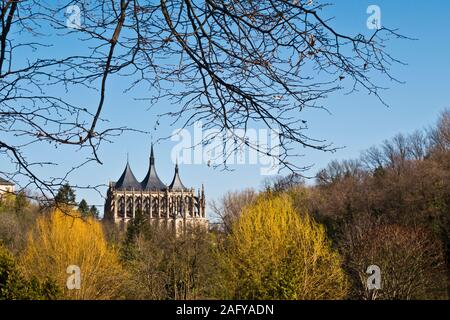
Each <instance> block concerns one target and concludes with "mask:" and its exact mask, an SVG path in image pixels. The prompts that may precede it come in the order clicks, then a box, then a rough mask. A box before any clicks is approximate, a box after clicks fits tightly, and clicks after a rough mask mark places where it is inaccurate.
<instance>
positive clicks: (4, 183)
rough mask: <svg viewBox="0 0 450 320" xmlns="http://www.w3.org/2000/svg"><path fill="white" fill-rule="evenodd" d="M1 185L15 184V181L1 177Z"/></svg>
mask: <svg viewBox="0 0 450 320" xmlns="http://www.w3.org/2000/svg"><path fill="white" fill-rule="evenodd" d="M0 185H2V186H13V185H14V183H12V182H10V181H8V180H5V179H3V178H2V177H0Z"/></svg>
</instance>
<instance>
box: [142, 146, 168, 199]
mask: <svg viewBox="0 0 450 320" xmlns="http://www.w3.org/2000/svg"><path fill="white" fill-rule="evenodd" d="M141 185H142V189H143V190H161V191H162V190H165V189H167V186H166V185H165V184H164V183H163V182H162V181H161V179H159V177H158V174H157V173H156V168H155V155H154V152H153V143H152V146H151V149H150V166H149V168H148V172H147V175H146V176H145V178H144V180H143V181H142V182H141Z"/></svg>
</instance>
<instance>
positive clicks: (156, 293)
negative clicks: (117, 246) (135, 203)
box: [122, 213, 213, 300]
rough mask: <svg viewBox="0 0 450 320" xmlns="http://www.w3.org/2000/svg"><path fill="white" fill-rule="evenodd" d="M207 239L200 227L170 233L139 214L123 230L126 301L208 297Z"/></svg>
mask: <svg viewBox="0 0 450 320" xmlns="http://www.w3.org/2000/svg"><path fill="white" fill-rule="evenodd" d="M210 247H211V240H210V237H209V235H208V234H207V232H206V230H205V228H204V227H202V226H195V225H193V226H191V227H187V229H186V231H185V232H181V231H180V232H179V233H178V234H177V233H175V232H174V229H173V228H172V227H171V226H167V225H165V224H164V223H162V224H160V225H158V224H156V223H151V222H149V221H148V220H147V219H145V218H144V217H143V216H142V215H141V214H140V213H138V214H137V216H136V219H135V220H134V221H133V222H132V223H130V225H129V226H128V228H127V234H126V237H125V241H124V244H123V250H122V258H123V260H124V262H125V263H126V266H127V269H128V270H129V271H130V274H131V276H130V281H129V285H127V288H128V291H127V298H132V299H171V300H172V299H199V298H206V297H208V295H207V293H208V291H209V285H210V283H209V279H210V274H211V273H212V272H213V271H212V269H211V266H212V260H211V255H210Z"/></svg>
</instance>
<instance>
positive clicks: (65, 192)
mask: <svg viewBox="0 0 450 320" xmlns="http://www.w3.org/2000/svg"><path fill="white" fill-rule="evenodd" d="M55 202H56V204H57V205H60V206H64V205H65V206H74V205H76V200H75V191H74V190H73V189H72V187H71V186H70V185H69V184H68V183H66V184H64V185H62V186H61V187H60V188H59V190H58V193H57V194H56V196H55Z"/></svg>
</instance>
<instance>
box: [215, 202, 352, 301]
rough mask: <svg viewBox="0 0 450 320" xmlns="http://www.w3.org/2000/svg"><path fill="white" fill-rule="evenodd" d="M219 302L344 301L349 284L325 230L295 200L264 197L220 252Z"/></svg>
mask: <svg viewBox="0 0 450 320" xmlns="http://www.w3.org/2000/svg"><path fill="white" fill-rule="evenodd" d="M218 258H219V261H220V264H221V267H222V272H221V273H219V274H220V277H219V279H217V282H218V283H219V284H220V285H219V286H218V288H217V289H218V290H219V297H221V298H228V299H229V298H231V299H235V298H237V299H341V298H344V297H346V289H347V280H346V277H345V275H344V271H343V270H342V268H341V258H340V256H339V254H338V253H337V252H336V251H334V250H333V249H332V248H331V245H330V243H329V241H328V240H327V238H326V235H325V230H324V228H323V226H322V225H319V224H318V223H316V222H315V221H314V220H313V219H312V218H310V217H309V215H308V214H304V215H299V214H298V213H297V212H296V211H295V210H294V208H293V205H292V203H291V200H290V198H289V197H288V196H287V195H285V194H281V195H279V196H271V195H269V194H267V193H264V194H262V195H261V196H260V197H259V199H258V200H257V201H256V202H255V203H254V204H252V205H249V206H247V207H245V208H244V210H243V212H242V215H241V216H240V217H239V219H238V220H237V221H236V222H235V223H234V225H233V228H232V232H231V233H230V234H229V236H228V238H227V240H226V241H225V243H224V247H223V249H222V250H219V251H218Z"/></svg>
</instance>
